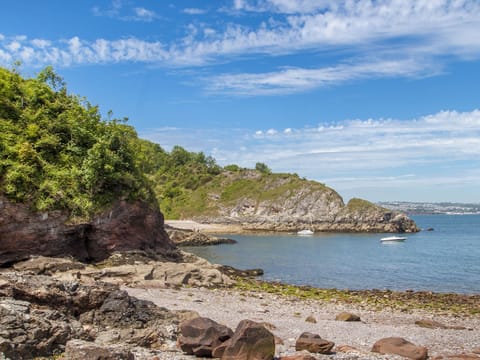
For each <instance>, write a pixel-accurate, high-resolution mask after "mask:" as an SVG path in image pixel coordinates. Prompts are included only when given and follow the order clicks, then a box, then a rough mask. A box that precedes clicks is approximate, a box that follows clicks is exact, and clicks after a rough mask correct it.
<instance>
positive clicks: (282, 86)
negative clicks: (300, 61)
mask: <svg viewBox="0 0 480 360" xmlns="http://www.w3.org/2000/svg"><path fill="white" fill-rule="evenodd" d="M437 71H438V69H437V68H436V66H435V65H434V64H430V63H428V62H425V61H417V60H415V59H404V60H386V59H385V60H380V61H370V62H364V63H356V64H343V65H338V66H331V67H324V68H318V69H305V68H287V69H282V70H279V71H275V72H270V73H260V74H253V73H244V74H223V75H217V76H214V77H210V78H208V79H206V82H207V91H208V92H211V93H216V94H224V95H225V94H228V95H241V96H259V95H279V94H289V93H295V92H300V91H305V90H310V89H313V88H319V87H326V86H333V85H338V84H341V83H344V82H347V81H352V80H358V79H362V78H372V77H375V78H382V77H412V76H426V75H430V74H433V73H435V72H437Z"/></svg>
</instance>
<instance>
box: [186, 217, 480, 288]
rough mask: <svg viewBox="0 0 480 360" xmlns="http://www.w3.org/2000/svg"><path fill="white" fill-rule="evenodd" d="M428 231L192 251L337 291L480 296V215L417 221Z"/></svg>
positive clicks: (253, 238)
mask: <svg viewBox="0 0 480 360" xmlns="http://www.w3.org/2000/svg"><path fill="white" fill-rule="evenodd" d="M412 218H413V219H414V220H415V221H416V223H417V224H418V226H419V227H421V228H422V229H427V228H433V229H434V231H421V232H419V233H416V234H405V236H407V237H408V239H407V240H406V241H405V242H392V243H381V242H380V238H382V237H385V236H391V235H392V234H351V233H316V234H314V235H313V236H298V235H296V234H278V233H276V234H268V235H265V234H262V235H236V234H232V235H229V234H225V235H222V237H229V238H232V239H235V240H237V242H238V243H237V244H234V245H217V246H204V247H186V248H185V250H186V251H190V252H192V253H195V254H197V255H199V256H201V257H204V258H206V259H207V260H209V261H211V262H214V263H218V264H225V265H231V266H234V267H236V268H240V269H252V268H262V269H263V270H264V271H265V274H264V276H263V277H262V278H263V279H264V280H269V281H280V282H284V283H290V284H295V285H311V286H315V287H320V288H337V289H391V290H428V291H435V292H456V293H465V294H480V215H418V216H412Z"/></svg>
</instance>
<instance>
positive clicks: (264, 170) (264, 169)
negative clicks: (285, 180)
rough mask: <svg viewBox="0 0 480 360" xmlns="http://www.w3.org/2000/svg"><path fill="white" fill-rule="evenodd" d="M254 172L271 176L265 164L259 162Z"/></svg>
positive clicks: (270, 171)
mask: <svg viewBox="0 0 480 360" xmlns="http://www.w3.org/2000/svg"><path fill="white" fill-rule="evenodd" d="M255 170H257V171H260V172H261V173H262V174H271V173H272V170H270V168H269V167H268V166H267V165H266V164H264V163H261V162H257V163H256V164H255Z"/></svg>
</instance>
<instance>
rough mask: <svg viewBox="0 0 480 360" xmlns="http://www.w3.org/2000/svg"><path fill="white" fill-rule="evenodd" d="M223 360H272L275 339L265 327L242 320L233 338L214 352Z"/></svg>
mask: <svg viewBox="0 0 480 360" xmlns="http://www.w3.org/2000/svg"><path fill="white" fill-rule="evenodd" d="M213 355H214V356H219V355H220V357H221V358H222V360H272V359H273V356H274V355H275V338H274V336H273V334H272V333H271V332H270V331H268V330H267V329H266V328H265V327H264V326H262V325H261V324H259V323H256V322H254V321H251V320H242V321H240V323H239V324H238V326H237V328H236V330H235V333H234V335H233V337H232V338H231V339H230V340H228V341H226V342H225V343H224V344H222V345H220V346H219V347H217V348H216V349H215V350H214V354H213Z"/></svg>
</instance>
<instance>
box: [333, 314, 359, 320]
mask: <svg viewBox="0 0 480 360" xmlns="http://www.w3.org/2000/svg"><path fill="white" fill-rule="evenodd" d="M335 320H337V321H360V316H358V315H355V314H352V313H349V312H341V313H340V314H338V315H337V316H336V317H335Z"/></svg>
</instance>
